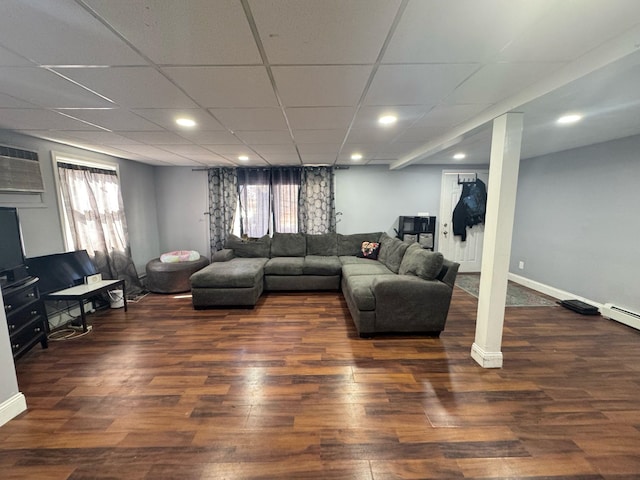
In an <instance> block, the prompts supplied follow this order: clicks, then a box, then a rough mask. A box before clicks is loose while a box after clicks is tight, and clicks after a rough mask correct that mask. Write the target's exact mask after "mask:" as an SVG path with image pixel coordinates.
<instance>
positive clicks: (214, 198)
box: [209, 168, 238, 255]
mask: <svg viewBox="0 0 640 480" xmlns="http://www.w3.org/2000/svg"><path fill="white" fill-rule="evenodd" d="M237 205H238V180H237V176H236V170H235V169H234V168H211V169H209V231H210V235H209V237H210V239H211V255H213V253H214V252H216V251H218V250H221V249H222V248H224V244H225V242H226V241H227V238H228V236H229V232H231V230H232V229H233V220H234V218H233V217H234V214H235V211H236V207H237Z"/></svg>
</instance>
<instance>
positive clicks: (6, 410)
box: [0, 392, 27, 427]
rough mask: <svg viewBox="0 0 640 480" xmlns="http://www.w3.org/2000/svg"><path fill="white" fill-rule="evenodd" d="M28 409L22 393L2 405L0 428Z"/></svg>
mask: <svg viewBox="0 0 640 480" xmlns="http://www.w3.org/2000/svg"><path fill="white" fill-rule="evenodd" d="M26 409H27V399H26V398H25V397H24V395H23V394H22V393H20V392H18V393H16V394H15V395H14V396H13V397H11V398H9V399H7V400H5V401H4V402H2V403H0V427H1V426H2V425H4V424H5V423H7V422H8V421H9V420H11V419H13V418H15V417H17V416H18V415H20V414H21V413H22V412H24V411H25V410H26Z"/></svg>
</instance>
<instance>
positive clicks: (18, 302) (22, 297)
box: [4, 285, 40, 314]
mask: <svg viewBox="0 0 640 480" xmlns="http://www.w3.org/2000/svg"><path fill="white" fill-rule="evenodd" d="M38 298H40V297H39V295H38V288H37V287H36V286H35V285H28V286H26V287H24V288H21V289H19V290H17V291H15V292H11V293H10V294H5V297H4V311H5V313H7V314H10V313H12V312H15V311H16V310H18V309H19V308H20V307H22V306H24V305H26V304H28V303H31V302H33V301H35V300H37V299H38Z"/></svg>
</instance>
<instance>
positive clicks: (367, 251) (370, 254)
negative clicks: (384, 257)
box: [356, 242, 380, 260]
mask: <svg viewBox="0 0 640 480" xmlns="http://www.w3.org/2000/svg"><path fill="white" fill-rule="evenodd" d="M378 253H380V244H379V243H378V242H362V245H361V246H360V251H359V252H358V254H357V255H356V256H357V257H360V258H368V259H369V260H377V259H378Z"/></svg>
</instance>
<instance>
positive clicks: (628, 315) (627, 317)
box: [600, 303, 640, 330]
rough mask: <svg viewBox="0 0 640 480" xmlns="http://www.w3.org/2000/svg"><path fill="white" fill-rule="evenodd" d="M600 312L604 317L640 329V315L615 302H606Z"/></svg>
mask: <svg viewBox="0 0 640 480" xmlns="http://www.w3.org/2000/svg"><path fill="white" fill-rule="evenodd" d="M600 313H601V314H602V316H603V317H604V318H608V319H610V320H615V321H616V322H620V323H624V324H625V325H628V326H630V327H633V328H635V329H636V330H640V315H639V314H637V313H635V312H632V311H630V310H626V309H624V308H621V307H617V306H615V305H614V304H613V303H605V304H604V306H603V307H602V309H601V312H600Z"/></svg>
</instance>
